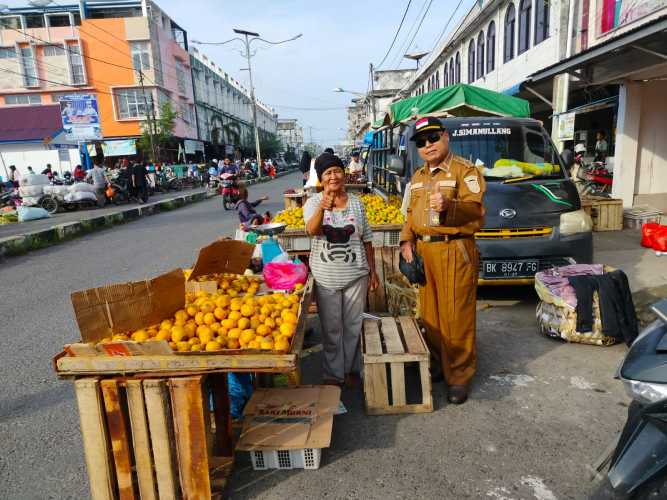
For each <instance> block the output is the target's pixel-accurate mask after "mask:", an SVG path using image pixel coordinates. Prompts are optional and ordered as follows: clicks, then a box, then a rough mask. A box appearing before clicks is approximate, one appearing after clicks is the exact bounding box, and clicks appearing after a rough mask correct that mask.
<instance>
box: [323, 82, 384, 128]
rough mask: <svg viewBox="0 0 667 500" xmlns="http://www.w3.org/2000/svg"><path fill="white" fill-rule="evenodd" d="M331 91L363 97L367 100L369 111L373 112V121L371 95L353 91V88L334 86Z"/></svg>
mask: <svg viewBox="0 0 667 500" xmlns="http://www.w3.org/2000/svg"><path fill="white" fill-rule="evenodd" d="M332 91H333V92H339V93H345V94H352V95H358V96H360V97H363V98H364V100H365V101H367V102H369V103H370V105H371V112H372V113H373V122H375V99H373V96H371V95H370V94H365V93H363V92H355V91H353V90H345V89H344V88H342V87H334V88H333V89H332Z"/></svg>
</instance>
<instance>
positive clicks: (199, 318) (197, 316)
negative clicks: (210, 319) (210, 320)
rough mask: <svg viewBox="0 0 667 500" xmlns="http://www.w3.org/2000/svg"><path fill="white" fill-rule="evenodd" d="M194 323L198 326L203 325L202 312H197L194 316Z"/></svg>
mask: <svg viewBox="0 0 667 500" xmlns="http://www.w3.org/2000/svg"><path fill="white" fill-rule="evenodd" d="M195 323H197V324H198V325H203V324H204V313H203V312H201V311H200V312H198V313H197V314H195Z"/></svg>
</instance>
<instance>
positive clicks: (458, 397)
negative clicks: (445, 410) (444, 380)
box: [447, 385, 468, 405]
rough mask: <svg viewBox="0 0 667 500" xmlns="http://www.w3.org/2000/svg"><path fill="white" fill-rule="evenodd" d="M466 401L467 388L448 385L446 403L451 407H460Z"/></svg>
mask: <svg viewBox="0 0 667 500" xmlns="http://www.w3.org/2000/svg"><path fill="white" fill-rule="evenodd" d="M467 400H468V387H466V386H465V385H450V386H449V392H448V394H447V401H449V402H450V403H452V404H453V405H462V404H463V403H465V402H466V401H467Z"/></svg>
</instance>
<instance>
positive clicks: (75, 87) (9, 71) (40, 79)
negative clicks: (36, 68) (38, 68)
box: [0, 68, 113, 96]
mask: <svg viewBox="0 0 667 500" xmlns="http://www.w3.org/2000/svg"><path fill="white" fill-rule="evenodd" d="M0 71H3V72H5V73H11V74H13V75H19V76H22V77H24V78H30V79H32V80H39V81H40V82H46V83H53V84H54V85H60V86H62V87H70V88H73V89H79V88H80V85H71V84H69V83H63V82H57V81H55V80H49V79H47V78H41V77H39V76H26V75H25V74H24V73H19V72H18V71H12V70H11V69H6V68H0ZM56 92H57V91H56ZM95 92H98V93H100V94H107V95H111V96H112V95H113V94H112V93H111V92H105V91H104V90H97V89H95Z"/></svg>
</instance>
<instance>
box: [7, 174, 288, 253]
mask: <svg viewBox="0 0 667 500" xmlns="http://www.w3.org/2000/svg"><path fill="white" fill-rule="evenodd" d="M295 170H297V169H290V170H287V171H285V172H280V173H277V174H276V177H275V178H278V177H283V176H285V175H287V174H290V173H292V172H294V171H295ZM270 180H271V179H270V178H268V177H262V178H261V179H259V180H258V179H250V180H249V181H246V184H247V185H252V184H260V183H265V182H268V181H270ZM213 196H216V194H215V193H209V192H208V191H200V192H198V193H189V194H184V195H182V196H178V197H176V198H169V199H166V200H160V201H154V202H151V203H146V204H144V205H140V206H138V207H133V208H128V209H127V210H122V211H120V212H115V213H112V214H107V215H100V216H97V217H95V216H93V217H90V218H88V219H84V220H80V221H73V222H64V223H62V224H56V225H54V226H53V227H50V228H47V229H42V230H40V231H35V232H33V233H26V234H19V235H15V236H8V237H6V238H0V259H1V258H3V257H13V256H16V255H23V254H26V253H28V252H31V251H33V250H39V249H41V248H46V247H50V246H53V245H57V244H59V243H62V242H64V241H69V240H72V239H74V238H78V237H80V236H84V235H86V234H90V233H93V232H95V231H100V230H102V229H108V228H110V227H113V226H116V225H118V224H125V223H126V222H132V221H135V220H138V219H141V218H142V217H149V216H151V215H156V214H159V213H162V212H169V211H171V210H176V209H179V208H181V207H184V206H186V205H190V204H192V203H197V202H199V201H204V200H207V199H209V198H212V197H213Z"/></svg>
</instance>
